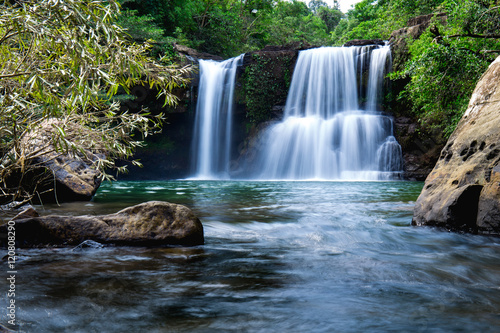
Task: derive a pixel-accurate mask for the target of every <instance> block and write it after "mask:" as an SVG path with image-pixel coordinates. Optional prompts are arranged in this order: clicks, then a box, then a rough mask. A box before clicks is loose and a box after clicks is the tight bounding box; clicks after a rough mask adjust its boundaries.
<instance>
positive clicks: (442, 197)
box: [412, 57, 500, 235]
mask: <svg viewBox="0 0 500 333" xmlns="http://www.w3.org/2000/svg"><path fill="white" fill-rule="evenodd" d="M499 162H500V57H498V58H497V59H496V60H495V61H494V62H493V63H492V64H491V65H490V67H489V69H488V70H487V71H486V73H485V74H484V75H483V77H482V78H481V80H480V81H479V83H478V84H477V86H476V89H475V90H474V93H473V95H472V98H471V100H470V102H469V106H468V109H467V111H466V112H465V114H464V115H463V117H462V119H461V120H460V122H459V124H458V126H457V128H456V130H455V132H453V134H452V135H451V137H450V138H449V140H448V142H447V144H446V145H445V147H444V148H443V150H442V151H441V155H440V158H439V160H438V162H437V164H436V166H435V167H434V169H433V170H432V172H431V173H430V174H429V176H428V177H427V179H426V181H425V185H424V188H423V190H422V193H421V194H420V196H419V198H418V200H417V202H416V205H415V210H414V215H413V221H412V224H413V225H418V226H420V225H430V226H438V227H444V228H447V229H450V230H456V231H466V232H474V233H482V234H497V235H498V234H500V165H499Z"/></svg>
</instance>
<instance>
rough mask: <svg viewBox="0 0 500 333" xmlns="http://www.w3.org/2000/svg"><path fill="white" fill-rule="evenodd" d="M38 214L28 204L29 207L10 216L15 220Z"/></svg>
mask: <svg viewBox="0 0 500 333" xmlns="http://www.w3.org/2000/svg"><path fill="white" fill-rule="evenodd" d="M38 216H40V215H39V214H38V212H37V211H36V210H35V208H33V207H31V206H30V207H28V208H26V209H24V210H23V211H22V212H20V213H19V214H17V215H16V216H14V217H13V218H12V220H13V221H15V220H20V219H26V218H30V217H38Z"/></svg>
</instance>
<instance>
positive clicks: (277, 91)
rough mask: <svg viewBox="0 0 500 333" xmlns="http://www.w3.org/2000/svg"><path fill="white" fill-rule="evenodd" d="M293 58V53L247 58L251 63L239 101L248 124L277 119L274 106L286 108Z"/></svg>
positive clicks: (263, 53) (252, 55)
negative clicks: (240, 100)
mask: <svg viewBox="0 0 500 333" xmlns="http://www.w3.org/2000/svg"><path fill="white" fill-rule="evenodd" d="M296 56H297V53H296V52H260V53H253V54H251V55H250V57H251V59H250V62H249V64H248V65H247V66H246V68H245V70H244V73H243V75H242V77H241V81H242V90H243V94H242V96H241V97H242V99H243V102H244V104H245V105H246V117H247V119H248V121H249V122H250V123H252V124H258V123H261V122H264V121H267V120H270V119H272V118H274V117H276V115H273V106H275V105H284V104H285V102H286V97H287V93H288V88H289V87H290V81H291V77H292V71H293V65H294V64H295V60H296Z"/></svg>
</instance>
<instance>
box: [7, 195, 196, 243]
mask: <svg viewBox="0 0 500 333" xmlns="http://www.w3.org/2000/svg"><path fill="white" fill-rule="evenodd" d="M15 227H16V243H17V246H18V247H34V246H44V245H56V246H57V245H78V244H81V243H82V242H84V241H86V240H92V241H94V242H98V243H102V244H117V245H141V246H163V245H187V246H193V245H201V244H203V243H204V237H203V226H202V224H201V222H200V220H199V219H198V218H197V217H196V216H195V215H194V213H193V212H192V211H191V210H190V209H189V208H187V207H185V206H182V205H177V204H173V203H168V202H162V201H150V202H146V203H142V204H139V205H136V206H132V207H129V208H125V209H123V210H121V211H119V212H117V213H115V214H109V215H100V216H89V215H84V216H55V215H49V216H43V217H30V218H25V219H19V220H16V226H15ZM6 229H7V225H5V224H4V225H2V226H0V233H6ZM4 241H5V240H4ZM3 245H4V246H5V245H6V244H3Z"/></svg>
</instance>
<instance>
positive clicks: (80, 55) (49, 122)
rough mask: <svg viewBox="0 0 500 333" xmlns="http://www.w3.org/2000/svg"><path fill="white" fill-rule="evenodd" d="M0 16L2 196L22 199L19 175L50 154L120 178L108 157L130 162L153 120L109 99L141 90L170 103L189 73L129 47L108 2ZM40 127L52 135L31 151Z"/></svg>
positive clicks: (34, 4) (8, 11) (79, 0)
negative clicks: (155, 93)
mask: <svg viewBox="0 0 500 333" xmlns="http://www.w3.org/2000/svg"><path fill="white" fill-rule="evenodd" d="M0 12H1V13H2V14H1V16H0V138H1V141H0V153H1V157H0V181H1V182H2V187H1V190H2V192H3V193H1V194H2V195H3V196H4V197H9V198H11V200H23V199H30V198H31V197H32V196H33V195H35V192H36V191H37V184H28V185H29V187H26V186H25V185H26V183H25V182H23V178H24V176H25V175H26V174H28V173H29V172H30V171H33V170H34V169H35V168H37V167H38V166H37V165H33V164H31V163H32V162H33V161H35V160H37V159H38V160H39V159H40V158H42V159H43V158H45V157H46V156H54V155H53V153H55V154H56V155H55V156H57V154H73V155H74V156H75V157H76V158H79V159H83V160H85V161H87V162H88V163H92V164H93V165H94V166H95V168H96V169H97V170H99V171H100V172H101V175H102V178H112V177H111V175H110V172H111V171H113V170H118V171H124V170H123V168H118V167H117V166H115V160H117V159H125V158H128V157H130V156H131V155H132V153H133V150H134V148H136V147H138V146H140V145H141V144H142V139H143V137H145V136H147V135H149V134H152V133H153V132H154V131H156V129H157V128H158V127H159V126H160V125H161V120H162V116H161V115H158V116H155V117H152V116H150V115H149V114H148V113H147V112H146V111H145V110H144V111H143V112H140V113H137V114H132V113H128V112H124V111H123V110H122V109H121V108H120V104H119V102H118V101H116V100H114V97H115V96H116V95H117V93H118V92H119V91H121V90H123V91H124V92H128V91H129V90H130V88H132V87H134V86H136V85H148V86H151V87H155V88H156V89H158V91H159V94H158V95H159V96H158V97H160V96H161V97H163V98H164V101H165V104H174V103H176V97H175V96H174V95H172V93H171V90H172V89H173V88H175V87H178V86H180V85H183V84H185V83H186V82H187V81H186V79H185V78H184V77H185V75H186V74H187V73H188V72H189V71H190V69H189V68H183V69H178V68H175V67H172V66H163V65H161V64H160V63H158V62H155V61H153V59H151V58H149V57H148V56H147V53H148V52H149V51H150V46H149V45H148V44H147V43H144V44H136V43H132V42H131V41H130V39H129V37H128V36H127V35H126V34H125V32H124V31H123V29H122V28H121V27H119V26H117V25H116V24H115V21H114V20H115V18H116V16H117V15H118V14H119V5H118V4H117V3H116V2H115V1H99V0H95V1H92V2H89V1H84V0H58V1H55V0H41V1H22V2H20V1H19V2H18V1H12V2H9V1H4V2H3V3H2V4H0ZM156 33H158V32H156ZM42 126H45V127H44V130H45V131H46V132H48V133H50V136H51V138H50V140H48V141H47V140H45V141H43V142H42V143H41V146H36V147H35V146H34V143H33V142H34V141H33V140H31V139H30V138H33V137H36V136H37V133H38V131H39V130H40V128H41V127H42ZM47 127H48V129H47ZM75 129H76V132H77V134H75ZM23 138H24V139H23ZM51 154H52V155H51ZM48 176H49V177H50V175H48ZM13 178H14V179H16V182H15V183H13V182H12V179H13Z"/></svg>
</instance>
